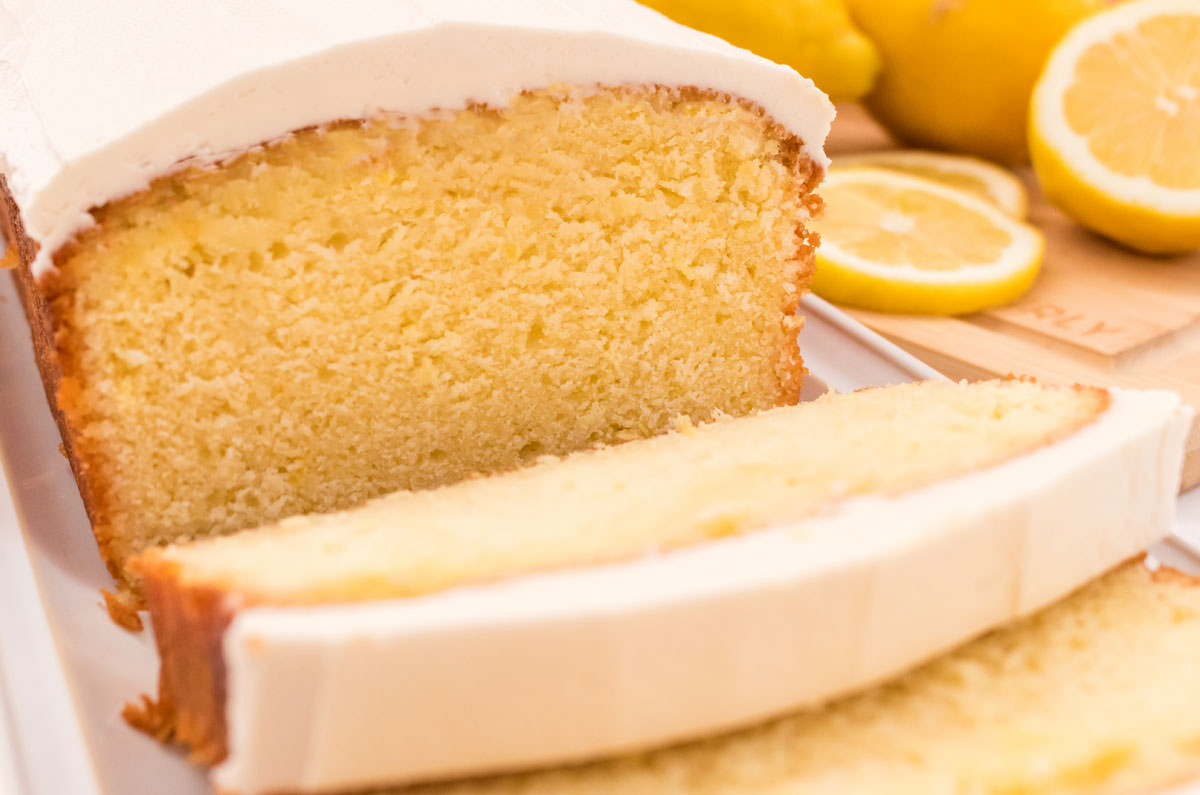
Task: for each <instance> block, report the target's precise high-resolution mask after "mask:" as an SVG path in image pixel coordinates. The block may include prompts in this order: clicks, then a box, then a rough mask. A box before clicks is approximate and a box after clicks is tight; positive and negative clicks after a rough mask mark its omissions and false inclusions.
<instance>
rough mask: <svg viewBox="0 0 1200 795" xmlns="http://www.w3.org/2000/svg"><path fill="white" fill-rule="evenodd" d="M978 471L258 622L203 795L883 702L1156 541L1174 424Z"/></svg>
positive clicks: (1113, 410)
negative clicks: (738, 533)
mask: <svg viewBox="0 0 1200 795" xmlns="http://www.w3.org/2000/svg"><path fill="white" fill-rule="evenodd" d="M1112 397H1113V399H1112V402H1111V405H1110V407H1109V408H1108V409H1107V410H1106V411H1105V413H1104V414H1103V415H1102V416H1100V417H1099V418H1098V419H1097V420H1096V421H1094V422H1093V423H1091V424H1089V425H1088V426H1086V427H1085V428H1084V429H1082V430H1081V431H1079V432H1077V433H1075V434H1073V435H1071V436H1070V437H1068V438H1067V439H1065V440H1063V441H1061V442H1059V443H1056V444H1052V445H1049V446H1046V447H1043V448H1041V449H1038V450H1036V451H1034V452H1031V453H1029V454H1026V455H1023V456H1020V457H1018V458H1015V459H1012V460H1010V461H1008V462H1005V463H1002V464H1000V465H997V466H995V467H991V468H989V469H986V470H982V471H979V472H975V473H972V474H969V475H966V476H963V477H959V478H955V479H951V480H948V481H944V482H942V483H939V484H936V485H933V486H930V487H927V488H924V489H920V490H918V491H915V492H912V493H910V494H907V495H904V496H901V497H897V498H889V499H883V498H856V499H853V500H849V501H847V502H845V503H843V504H842V505H841V506H840V507H838V508H837V509H836V510H835V511H833V512H832V513H831V514H829V515H826V516H822V517H819V518H814V519H812V520H808V521H805V522H801V523H798V524H795V525H791V526H787V527H779V528H775V529H771V530H766V531H763V532H759V533H754V534H751V535H748V536H744V537H740V538H736V539H729V540H723V541H716V542H711V543H707V544H703V545H699V546H696V547H692V548H688V549H684V550H680V551H676V552H671V553H668V554H663V555H657V556H651V557H647V558H644V559H641V560H637V561H632V562H628V563H624V564H616V565H606V566H596V567H589V568H582V569H574V570H566V571H558V572H553V573H546V574H540V575H534V576H526V577H518V578H515V579H512V580H509V581H506V582H502V583H496V584H490V585H479V586H472V587H463V588H458V589H454V590H450V591H446V592H442V593H438V594H433V595H430V596H427V597H421V598H416V599H408V600H391V601H384V602H376V603H363V604H353V605H341V606H324V607H296V608H253V609H248V610H244V611H241V612H240V613H238V614H237V615H236V617H235V618H234V620H233V622H232V623H231V625H230V626H229V628H228V631H227V632H226V634H225V638H224V647H223V649H224V656H225V662H226V673H227V684H228V694H227V702H226V720H227V726H228V747H229V756H228V758H227V759H226V761H225V762H223V763H222V764H221V765H220V766H219V767H217V768H216V770H215V772H214V781H215V783H216V784H217V786H218V788H219V789H221V790H222V791H229V792H236V793H239V794H240V795H251V794H252V793H262V792H298V793H299V792H312V791H319V790H333V791H339V790H353V789H356V788H359V787H365V786H368V785H370V784H374V783H381V782H400V781H416V780H422V779H431V778H441V777H452V776H462V775H471V774H477V773H484V772H494V771H499V770H505V769H514V768H523V767H529V766H536V765H545V764H555V763H562V762H566V761H571V760H578V759H585V758H591V757H596V756H602V755H606V754H612V753H617V752H622V751H629V750H632V749H638V748H644V747H647V746H652V745H656V744H661V743H665V742H670V741H673V740H679V739H683V738H690V737H695V736H698V735H703V734H706V733H710V732H714V731H718V730H721V729H727V728H730V727H735V726H739V725H744V724H747V723H750V722H753V721H756V720H760V719H762V718H764V717H767V716H770V715H775V714H778V713H780V712H783V711H786V710H788V709H790V708H794V707H796V706H798V705H805V704H814V703H819V702H821V701H824V700H827V699H829V698H831V697H834V696H836V695H839V694H843V693H846V692H848V691H851V690H854V689H856V688H861V687H863V686H866V685H869V684H871V683H874V682H878V681H880V680H881V679H883V678H885V677H888V676H891V675H894V674H896V673H897V672H899V671H901V670H903V669H905V668H907V667H909V666H912V665H914V664H916V663H918V662H921V661H922V660H925V659H927V658H929V657H931V656H932V655H934V654H937V653H938V652H941V651H944V650H946V649H948V648H950V647H952V646H954V645H955V644H958V643H961V642H962V641H964V640H966V639H967V638H969V637H971V636H973V635H975V634H978V633H980V632H982V631H984V630H986V629H988V628H990V627H993V626H996V625H998V624H1000V623H1002V622H1005V621H1008V620H1010V619H1012V618H1013V617H1016V616H1019V615H1023V614H1026V613H1029V612H1030V611H1033V610H1036V609H1038V608H1040V607H1042V606H1044V605H1046V604H1048V603H1050V602H1051V601H1053V600H1055V599H1058V598H1060V597H1062V596H1063V595H1065V594H1066V593H1068V592H1069V591H1071V590H1072V589H1074V588H1076V587H1078V586H1079V585H1080V584H1082V583H1083V582H1085V581H1086V580H1088V579H1090V578H1092V577H1095V576H1096V575H1098V574H1100V573H1101V572H1103V571H1104V570H1106V569H1108V568H1109V567H1111V566H1113V565H1115V564H1116V563H1118V562H1120V561H1122V560H1124V559H1126V558H1128V557H1130V556H1131V555H1134V554H1136V553H1137V552H1139V551H1140V550H1143V549H1145V548H1146V547H1147V546H1148V545H1149V544H1151V543H1153V542H1154V541H1157V540H1158V539H1160V538H1162V537H1163V536H1165V535H1166V534H1167V532H1168V530H1169V527H1170V524H1171V519H1172V516H1173V512H1174V505H1175V495H1176V490H1177V488H1178V484H1179V476H1180V470H1181V466H1182V454H1183V441H1184V438H1185V435H1186V433H1187V430H1188V427H1189V424H1190V417H1191V412H1190V410H1188V409H1187V408H1185V407H1182V406H1181V404H1180V402H1179V398H1178V396H1176V395H1174V394H1173V393H1169V392H1126V391H1114V392H1113V393H1112Z"/></svg>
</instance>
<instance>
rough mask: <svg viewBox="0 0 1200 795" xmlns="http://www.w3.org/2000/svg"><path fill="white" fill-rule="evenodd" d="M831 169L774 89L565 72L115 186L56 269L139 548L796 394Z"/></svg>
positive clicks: (87, 466)
mask: <svg viewBox="0 0 1200 795" xmlns="http://www.w3.org/2000/svg"><path fill="white" fill-rule="evenodd" d="M818 178H819V173H817V170H816V169H815V168H814V167H813V165H812V163H811V162H810V161H809V160H808V159H807V157H806V156H805V155H804V154H803V150H802V149H801V142H799V141H797V140H795V139H794V138H791V137H789V136H788V135H786V134H785V133H784V132H783V131H782V130H781V129H780V128H778V127H777V126H775V125H774V124H773V123H772V122H771V120H770V119H768V118H766V117H765V116H764V115H763V114H762V113H761V112H760V111H759V110H757V109H756V108H754V107H752V106H750V105H748V104H745V103H741V102H738V101H733V100H731V99H729V98H727V97H721V96H715V95H709V94H705V93H702V92H698V91H695V90H669V89H666V88H661V87H659V88H640V89H634V88H626V89H613V90H592V91H588V92H571V91H568V90H566V89H561V90H557V89H556V90H547V91H539V92H532V93H527V94H523V95H521V96H518V97H515V98H514V99H513V100H512V102H511V104H510V105H509V106H508V107H506V108H503V109H496V108H487V107H473V108H468V109H465V110H461V111H456V112H449V111H447V112H439V113H434V114H431V115H430V116H429V117H427V118H423V119H412V118H400V117H387V116H381V117H378V118H373V119H371V120H368V121H363V122H340V123H336V124H333V125H329V126H327V127H324V128H320V129H311V130H305V131H299V132H297V133H295V134H292V135H289V136H287V137H286V138H284V139H282V140H279V141H274V142H271V143H269V144H268V145H264V146H262V147H258V148H256V149H254V150H252V151H249V152H247V153H244V154H242V155H241V156H238V157H236V158H235V159H233V160H231V161H229V162H227V163H224V164H222V165H220V166H216V167H213V166H203V167H202V166H195V167H189V168H186V169H184V170H182V171H180V172H178V173H176V174H174V175H171V176H168V177H165V178H162V179H160V180H158V181H156V182H155V183H154V184H153V185H152V186H151V188H150V189H149V190H148V191H146V192H143V193H140V194H137V195H134V196H131V197H128V198H126V199H122V200H119V201H116V202H113V203H111V204H109V205H107V206H105V207H103V208H99V209H98V210H96V211H95V212H94V215H95V217H96V220H97V225H96V226H95V227H93V228H92V229H90V230H88V231H87V232H86V233H84V234H82V235H81V236H80V237H79V238H78V240H77V241H75V242H74V243H73V244H70V245H69V246H68V247H66V248H65V249H64V250H62V251H60V252H59V254H58V255H57V257H56V264H57V265H58V273H57V275H56V276H55V277H54V280H53V281H52V282H51V283H50V285H49V290H50V294H51V297H52V304H51V305H52V312H53V317H54V322H55V325H56V329H57V340H58V346H59V350H58V356H59V360H60V362H61V364H62V368H63V380H62V384H61V387H60V390H59V405H60V407H61V408H62V410H63V412H64V414H65V416H66V418H67V420H68V424H69V425H70V426H71V427H73V428H75V429H77V430H76V431H75V432H74V433H73V434H72V438H71V439H70V440H69V447H70V449H71V451H72V453H73V455H75V456H76V457H77V458H78V459H79V460H80V461H82V471H83V475H84V477H83V480H84V484H83V485H84V496H85V500H86V501H87V502H88V504H89V508H90V510H91V513H92V516H93V519H94V522H95V524H96V528H97V534H98V536H99V539H100V542H101V546H102V548H103V550H104V552H105V554H106V557H107V558H108V560H109V563H110V567H112V568H113V569H114V571H117V572H118V573H120V569H121V565H122V563H123V562H124V561H125V560H126V558H127V557H128V556H129V555H131V554H133V553H134V552H137V551H138V550H141V549H143V548H145V547H147V546H151V545H155V544H161V543H164V542H168V541H172V540H178V539H187V538H194V537H200V536H206V535H209V534H213V533H224V532H228V531H232V530H236V529H239V528H244V527H248V526H254V525H259V524H262V523H266V522H270V521H273V520H276V519H279V518H281V517H284V516H288V515H291V514H298V513H307V512H314V511H317V512H320V511H330V510H334V509H338V508H343V507H346V506H350V505H354V504H357V503H360V502H362V501H363V500H365V499H367V498H370V497H374V496H377V495H379V494H381V493H385V492H389V491H392V490H395V489H411V488H422V487H428V486H436V485H439V484H444V483H448V482H451V481H455V480H457V479H460V478H463V477H465V476H468V475H471V474H472V473H480V472H490V471H494V470H501V469H506V468H510V467H514V466H517V465H520V464H522V463H526V462H529V461H532V460H534V459H536V458H537V457H538V456H540V455H543V454H560V453H564V452H567V451H570V450H576V449H580V448H586V447H588V446H591V445H597V444H602V443H612V442H619V441H624V440H627V439H633V438H638V437H644V436H647V435H650V434H654V433H656V432H660V431H663V430H665V429H667V428H668V427H669V425H670V424H671V422H672V421H673V419H674V418H675V417H676V416H677V415H681V414H682V415H688V416H692V417H695V418H696V419H698V420H700V419H707V418H709V417H711V416H713V415H714V412H724V413H727V414H731V415H743V414H747V413H749V412H752V411H754V410H758V409H764V408H768V407H771V406H776V405H779V404H782V403H788V402H791V401H793V400H795V398H796V396H797V395H798V391H799V385H800V376H801V372H802V368H801V365H800V360H799V356H798V353H797V351H796V349H795V347H796V346H795V332H796V329H797V326H798V321H797V320H796V319H795V318H793V317H792V312H793V310H794V308H795V305H796V301H797V300H798V299H799V295H800V293H801V291H802V289H803V286H804V284H805V283H806V281H807V277H808V270H809V268H810V267H811V259H812V248H811V242H812V241H811V240H810V239H809V238H808V236H807V232H806V231H805V228H804V224H805V222H806V220H807V219H808V217H809V215H810V212H811V211H812V210H813V208H814V207H815V206H816V202H817V200H816V198H815V196H814V195H813V194H812V193H811V190H812V188H813V186H814V184H815V182H816V181H817V179H818Z"/></svg>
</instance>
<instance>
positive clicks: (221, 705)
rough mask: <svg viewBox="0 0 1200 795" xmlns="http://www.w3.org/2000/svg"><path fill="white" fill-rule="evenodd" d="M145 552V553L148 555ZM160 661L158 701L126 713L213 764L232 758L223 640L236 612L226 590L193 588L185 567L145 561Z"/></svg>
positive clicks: (160, 736)
mask: <svg viewBox="0 0 1200 795" xmlns="http://www.w3.org/2000/svg"><path fill="white" fill-rule="evenodd" d="M143 559H145V558H143ZM138 573H139V574H141V575H142V577H143V584H144V593H145V597H146V603H147V605H148V607H149V608H150V615H151V616H152V620H153V623H154V640H155V644H156V645H157V647H158V656H159V659H160V661H161V667H160V669H159V676H158V700H157V701H153V700H151V699H150V698H149V697H147V696H142V700H141V702H140V703H130V704H127V705H126V706H125V710H124V711H123V713H122V715H123V716H124V718H125V720H126V721H127V722H128V723H129V725H130V726H132V727H133V728H135V729H138V730H140V731H143V732H145V733H147V734H149V735H150V736H152V737H154V738H155V739H157V740H160V741H162V742H173V743H177V744H179V745H183V746H186V747H187V748H188V749H189V756H188V758H189V759H190V760H191V761H192V762H194V763H196V764H202V765H212V764H216V763H217V762H220V761H221V760H222V759H224V758H225V754H226V744H225V658H224V655H223V654H222V651H221V642H222V638H223V636H224V634H225V629H226V627H228V626H229V622H230V621H231V620H232V619H233V614H234V612H235V611H234V610H233V609H231V607H230V605H229V596H228V594H227V593H226V592H224V591H221V590H218V589H215V588H212V587H195V588H193V587H189V586H186V585H184V584H183V583H181V582H180V580H179V570H178V566H177V565H175V564H171V563H167V562H163V561H161V560H152V561H147V564H146V565H145V566H142V567H139V571H138Z"/></svg>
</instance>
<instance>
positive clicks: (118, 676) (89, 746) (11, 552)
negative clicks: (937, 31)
mask: <svg viewBox="0 0 1200 795" xmlns="http://www.w3.org/2000/svg"><path fill="white" fill-rule="evenodd" d="M804 313H805V315H806V316H807V321H806V326H805V329H804V332H803V334H802V336H801V340H802V345H803V350H804V357H805V360H806V363H807V364H808V367H809V368H810V370H811V371H812V375H811V376H810V377H809V379H808V382H807V384H806V387H805V390H804V398H805V399H811V398H814V397H816V396H817V395H819V394H821V393H822V392H823V391H825V389H826V388H831V389H836V390H838V391H850V390H853V389H859V388H861V387H865V386H877V385H883V384H889V383H900V382H904V381H912V380H918V379H923V378H935V377H939V376H938V374H937V373H936V372H934V371H933V370H932V369H930V368H929V367H927V366H926V365H924V364H922V363H921V362H919V361H917V360H916V359H914V358H913V357H911V356H909V355H908V354H906V353H904V352H903V351H901V350H900V349H899V348H897V347H895V346H894V345H892V344H890V343H888V342H886V341H885V340H883V339H882V338H881V337H879V336H878V335H876V334H874V333H873V332H871V331H868V330H867V329H866V328H865V327H863V326H862V325H860V324H859V323H857V322H856V321H854V320H851V319H850V318H848V317H847V316H845V315H843V314H842V313H840V312H838V311H837V310H836V309H834V308H832V307H831V306H829V305H828V304H827V303H825V302H824V301H821V300H820V299H817V298H811V297H810V298H807V299H806V300H805V304H804ZM0 407H2V408H0V460H2V462H3V474H4V476H5V478H6V479H7V483H8V488H7V489H5V488H3V487H0V793H3V794H4V795H162V793H171V795H208V793H209V792H210V790H209V788H208V785H207V783H206V781H205V778H204V776H203V775H202V774H201V773H200V772H198V771H197V770H195V769H193V768H192V767H190V766H189V765H188V764H187V763H186V762H185V761H184V759H183V757H182V755H181V754H179V753H175V752H171V751H167V750H164V749H163V748H162V747H161V746H159V745H158V744H157V743H155V742H154V741H152V740H150V739H149V738H147V737H145V736H144V735H142V734H140V733H138V732H135V731H134V730H132V729H130V728H129V727H128V726H126V725H125V723H124V722H123V721H122V719H121V717H120V711H121V707H122V705H123V704H124V703H125V702H126V701H129V700H131V699H134V698H136V697H137V696H138V694H141V693H153V692H155V690H156V686H155V684H156V675H157V661H156V657H155V654H154V649H153V643H152V640H151V638H150V633H149V632H145V633H142V634H140V635H134V634H130V633H128V632H125V631H124V630H121V629H119V628H117V627H116V626H115V625H114V624H112V622H111V621H109V619H108V616H107V614H106V613H105V611H104V608H103V607H102V605H101V601H100V597H99V591H100V589H101V588H107V587H110V586H111V584H112V583H111V581H110V579H109V577H108V574H107V572H106V571H105V569H104V566H103V564H102V563H101V561H100V557H99V554H98V553H97V551H96V546H95V544H94V543H93V540H92V535H91V530H90V528H89V525H88V522H87V518H86V516H85V514H84V511H83V505H82V503H81V502H80V499H79V494H78V492H77V490H76V488H75V482H74V480H73V479H72V477H71V473H70V469H69V468H68V466H67V462H66V460H65V459H64V458H63V457H62V455H61V454H60V453H59V451H58V445H59V436H58V431H57V429H56V428H55V427H54V423H53V420H52V419H51V416H50V413H49V410H48V409H47V407H46V400H45V397H44V395H43V392H42V384H41V381H40V379H39V377H38V374H37V370H36V367H35V366H34V362H33V354H32V349H31V346H30V344H29V335H28V329H27V327H26V325H25V319H24V317H23V315H22V313H21V308H20V304H19V303H18V301H17V298H16V294H15V291H14V289H13V286H12V284H11V280H10V279H8V278H6V277H0ZM1198 507H1200V506H1198ZM1196 537H1197V538H1200V528H1197V535H1196ZM1163 554H1164V556H1166V555H1171V554H1174V555H1176V556H1177V557H1184V556H1185V555H1186V553H1185V552H1172V551H1170V550H1167V551H1164V553H1163Z"/></svg>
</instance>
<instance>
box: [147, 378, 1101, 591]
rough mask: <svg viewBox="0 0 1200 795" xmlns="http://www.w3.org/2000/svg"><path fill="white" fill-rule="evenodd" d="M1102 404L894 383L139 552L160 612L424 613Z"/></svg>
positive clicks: (646, 548) (960, 464)
mask: <svg viewBox="0 0 1200 795" xmlns="http://www.w3.org/2000/svg"><path fill="white" fill-rule="evenodd" d="M1108 400H1109V396H1108V393H1107V392H1105V391H1104V390H1101V389H1091V388H1055V387H1047V386H1042V385H1040V384H1037V383H1033V382H1021V381H997V382H984V383H978V384H972V385H966V386H963V385H958V384H954V383H951V382H948V381H928V382H924V383H916V384H903V385H898V386H893V387H888V388H884V389H869V390H863V391H860V392H855V393H853V394H846V395H827V396H824V397H822V398H820V399H818V400H816V401H814V402H812V403H806V404H803V405H800V406H791V407H783V408H777V409H774V410H771V411H766V412H762V413H760V414H757V415H755V416H752V417H747V418H742V419H737V420H722V421H717V422H713V423H709V424H707V425H703V426H700V427H699V428H697V429H694V430H693V431H692V432H690V433H687V432H677V433H674V434H671V435H668V436H659V437H657V438H653V439H646V440H641V441H634V442H630V443H628V444H625V445H621V446H616V447H609V448H606V449H603V450H596V451H588V452H582V453H576V454H574V455H572V456H568V457H567V458H565V459H562V460H557V461H549V462H546V463H543V464H540V465H535V466H532V467H528V468H526V469H523V470H520V471H516V472H511V473H507V474H505V475H502V476H498V477H492V478H484V479H479V480H472V481H466V482H462V483H457V484H454V485H451V486H447V487H444V488H441V489H433V490H427V491H420V492H397V493H395V494H390V495H388V496H386V497H382V498H380V499H378V500H375V501H372V502H370V503H368V504H367V505H365V506H362V507H359V508H356V509H351V510H349V511H344V512H340V513H332V514H326V515H315V516H297V517H292V518H289V519H286V520H284V521H282V522H281V523H279V524H277V525H273V526H269V527H264V528H259V529H253V530H247V531H244V532H241V533H235V534H233V535H227V536H224V537H222V538H213V539H207V540H204V541H200V542H197V543H193V544H184V545H172V546H169V547H166V548H164V549H154V550H149V551H148V552H146V553H145V554H144V555H142V556H141V557H139V558H137V559H136V560H135V561H134V566H135V567H136V569H137V570H138V571H139V572H141V573H142V574H144V575H145V577H146V580H147V582H148V583H161V585H162V587H161V589H160V588H158V587H157V586H156V589H155V593H161V595H162V597H163V599H162V601H161V603H157V602H156V600H151V610H152V612H153V611H154V610H156V609H158V608H162V609H164V610H165V611H166V612H168V613H169V612H171V608H168V607H167V605H168V604H169V603H171V602H172V600H174V599H176V598H186V597H184V596H182V595H181V593H182V594H186V592H188V591H191V590H196V591H200V592H203V591H206V590H210V589H215V590H218V591H225V592H228V593H233V594H236V597H237V603H238V604H241V605H245V606H249V605H253V604H306V603H330V602H350V601H357V600H363V599H380V598H393V597H408V596H417V595H420V594H426V593H431V592H434V591H438V590H441V589H445V588H450V587H454V586H457V585H462V584H465V583H471V582H485V581H492V580H499V579H504V578H507V577H513V576H516V575H520V574H524V573H529V572H535V571H545V570H551V569H559V568H566V567H570V566H580V565H589V564H594V563H598V562H609V561H620V560H629V559H633V558H637V557H640V556H643V555H651V554H655V553H659V552H663V551H666V550H671V549H677V548H681V547H685V546H689V545H693V544H698V543H703V542H705V541H710V540H715V539H720V538H725V537H729V536H735V535H739V534H744V533H751V532H754V531H756V530H761V529H764V528H766V527H770V526H784V525H787V524H788V523H791V522H796V521H800V520H802V519H805V518H807V517H810V516H813V515H815V514H818V513H820V512H822V511H825V510H829V509H830V508H832V507H833V506H834V505H836V504H837V503H839V502H840V501H842V500H845V499H849V498H852V497H856V496H861V495H875V496H895V495H899V494H902V493H904V492H906V491H910V490H912V489H916V488H919V487H921V486H925V485H928V484H931V483H936V482H938V481H942V480H945V479H947V478H951V477H954V476H957V475H962V474H966V473H969V472H972V471H975V470H978V469H981V468H984V467H988V466H992V465H994V464H997V463H999V462H1001V461H1004V460H1006V459H1008V458H1012V457H1014V456H1018V455H1021V454H1024V453H1028V452H1030V451H1033V450H1036V449H1037V448H1039V447H1041V446H1042V445H1045V444H1050V443H1053V442H1054V441H1057V440H1059V439H1063V438H1066V437H1067V436H1069V435H1071V434H1072V433H1073V432H1075V431H1076V430H1077V429H1079V428H1080V427H1082V426H1084V425H1086V424H1087V423H1088V422H1090V421H1091V420H1093V419H1095V418H1096V417H1097V416H1099V415H1100V414H1101V413H1102V412H1103V411H1104V410H1105V409H1106V408H1107V406H1108Z"/></svg>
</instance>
